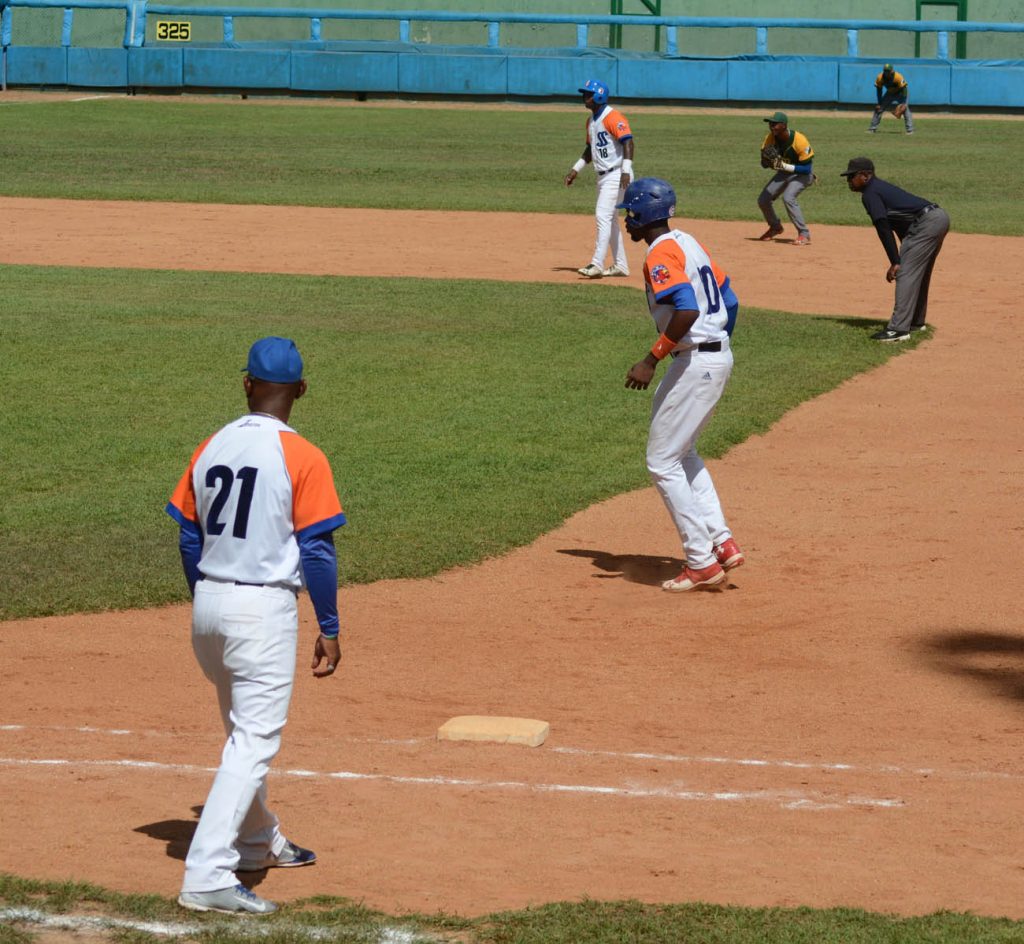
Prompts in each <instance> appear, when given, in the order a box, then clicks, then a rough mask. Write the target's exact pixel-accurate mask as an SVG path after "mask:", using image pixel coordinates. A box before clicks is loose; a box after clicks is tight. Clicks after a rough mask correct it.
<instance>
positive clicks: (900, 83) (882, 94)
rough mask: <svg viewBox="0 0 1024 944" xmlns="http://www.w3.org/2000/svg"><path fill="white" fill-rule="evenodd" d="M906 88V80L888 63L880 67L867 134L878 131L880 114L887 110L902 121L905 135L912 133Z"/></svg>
mask: <svg viewBox="0 0 1024 944" xmlns="http://www.w3.org/2000/svg"><path fill="white" fill-rule="evenodd" d="M907 95H908V86H907V80H906V79H905V78H903V76H902V75H900V73H899V72H897V71H896V70H895V69H894V68H893V67H892V65H891V64H890V63H888V62H887V63H886V64H885V65H884V66H883V67H882V71H881V72H879V73H878V76H877V77H876V78H875V98H876V99H877V104H876V105H875V110H874V113H873V114H872V115H871V126H870V127H869V128H868V133H869V134H874V133H875V132H876V131H877V130H878V124H879V122H880V121H881V120H882V114H883V113H884V112H885V111H886V109H888V108H892V110H893V114H894V115H895V116H896V117H897V118H902V119H903V127H904V128H905V129H906V131H907V134H913V133H914V116H913V115H912V114H911V113H910V106H909V105H908V104H907Z"/></svg>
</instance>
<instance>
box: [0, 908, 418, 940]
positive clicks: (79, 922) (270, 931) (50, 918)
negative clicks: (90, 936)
mask: <svg viewBox="0 0 1024 944" xmlns="http://www.w3.org/2000/svg"><path fill="white" fill-rule="evenodd" d="M3 921H17V922H19V923H22V924H31V925H34V926H37V927H42V928H50V929H56V930H60V931H94V932H95V931H114V930H117V931H141V932H142V933H144V934H155V935H157V936H159V937H195V936H198V935H203V934H209V933H210V932H212V931H214V930H216V929H218V928H219V929H221V930H230V933H231V935H232V936H233V937H235V936H239V937H257V938H263V937H269V936H270V935H275V936H276V935H281V934H282V932H286V933H287V936H288V938H289V939H295V938H305V939H307V940H312V941H328V940H332V939H334V938H339V937H347V936H348V932H347V930H346V929H345V928H338V929H337V930H332V929H329V928H312V927H309V926H307V925H301V924H292V923H287V924H285V923H284V922H280V921H274V922H273V923H271V924H263V925H260V926H255V925H251V924H249V923H248V921H247V920H246V919H245V918H243V919H241V920H239V918H238V917H233V918H231V919H229V920H228V921H225V922H221V923H220V924H215V923H209V924H207V923H204V924H202V925H199V924H179V923H168V922H163V921H132V920H130V919H127V918H110V917H97V916H95V915H66V914H47V913H46V912H45V911H38V910H36V909H35V908H0V922H3ZM363 939H364V937H360V940H363ZM365 939H366V940H372V938H371V937H369V936H368V935H366V936H365ZM376 940H377V942H378V944H415V942H417V941H426V940H428V938H424V937H420V936H419V935H417V934H414V933H413V932H412V931H408V930H405V929H404V928H381V929H380V930H379V933H378V935H377V937H376Z"/></svg>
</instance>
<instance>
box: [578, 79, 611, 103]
mask: <svg viewBox="0 0 1024 944" xmlns="http://www.w3.org/2000/svg"><path fill="white" fill-rule="evenodd" d="M579 91H580V92H583V93H584V94H586V93H588V92H589V93H590V94H592V95H593V96H594V104H595V105H607V104H608V86H607V85H605V84H604V82H598V81H597V79H587V81H586V82H585V83H584V84H583V88H581V89H579Z"/></svg>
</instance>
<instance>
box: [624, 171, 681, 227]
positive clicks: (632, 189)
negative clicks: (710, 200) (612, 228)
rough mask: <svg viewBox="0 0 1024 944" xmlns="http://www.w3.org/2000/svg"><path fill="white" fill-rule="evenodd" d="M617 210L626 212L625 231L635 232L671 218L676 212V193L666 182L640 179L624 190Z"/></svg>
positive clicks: (654, 178)
mask: <svg viewBox="0 0 1024 944" xmlns="http://www.w3.org/2000/svg"><path fill="white" fill-rule="evenodd" d="M617 208H618V209H620V210H625V211H626V229H628V230H631V231H634V232H635V231H636V230H641V229H643V228H644V227H645V226H649V225H650V224H651V223H657V222H659V221H660V220H667V219H669V218H670V217H671V216H673V215H674V214H675V212H676V192H675V191H674V190H673V189H672V184H670V183H669V182H668V181H667V180H662V179H661V178H660V177H641V178H640V179H639V180H634V181H633V182H632V183H631V184H630V185H629V186H628V187H627V188H626V192H625V194H623V196H622V203H619V204H618V205H617Z"/></svg>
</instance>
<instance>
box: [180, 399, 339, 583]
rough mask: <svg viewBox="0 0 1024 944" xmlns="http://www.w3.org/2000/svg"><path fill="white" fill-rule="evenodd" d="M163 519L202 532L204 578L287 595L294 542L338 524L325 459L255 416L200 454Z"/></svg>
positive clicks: (293, 576) (295, 563) (273, 422)
mask: <svg viewBox="0 0 1024 944" xmlns="http://www.w3.org/2000/svg"><path fill="white" fill-rule="evenodd" d="M168 512H169V513H170V514H171V516H172V517H174V518H175V519H176V520H177V521H178V522H179V523H183V522H184V521H190V522H192V523H194V524H196V525H197V526H198V528H199V530H200V531H201V532H202V535H203V551H202V556H201V557H200V560H199V571H200V573H202V575H203V576H204V577H209V578H211V579H214V580H226V581H237V582H239V583H255V584H275V585H279V586H285V587H290V588H291V589H293V590H298V589H299V588H300V587H301V586H302V576H301V568H300V565H299V545H298V539H299V538H300V537H302V536H303V535H309V536H314V535H317V534H321V533H323V532H327V531H333V530H334V529H335V528H337V527H338V526H339V525H342V524H344V523H345V516H344V514H343V513H342V510H341V503H340V502H339V501H338V495H337V492H336V491H335V488H334V478H333V476H332V474H331V468H330V465H329V463H328V461H327V457H326V456H324V454H323V453H322V452H321V451H320V450H319V449H317V447H316V446H314V445H313V444H312V443H310V442H308V441H307V440H305V439H303V438H302V437H301V436H300V435H299V434H298V433H296V432H295V430H293V429H292V428H291V427H290V426H288V425H286V424H285V423H282V422H281V421H280V420H278V419H276V418H274V417H271V416H266V415H264V414H257V413H250V414H249V415H247V416H243V417H242V418H241V419H238V420H236V421H235V422H233V423H229V424H228V425H227V426H225V427H224V428H223V429H221V430H220V431H219V432H217V433H215V434H214V435H213V436H211V437H210V438H209V439H208V440H207V441H206V442H204V443H203V444H202V445H200V446H199V448H198V449H197V450H196V451H195V453H194V455H193V456H192V462H191V463H190V464H189V467H188V470H187V471H186V472H185V475H184V476H182V479H181V481H180V482H179V483H178V487H177V488H176V489H175V492H174V495H173V496H172V497H171V501H170V503H169V505H168Z"/></svg>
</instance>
